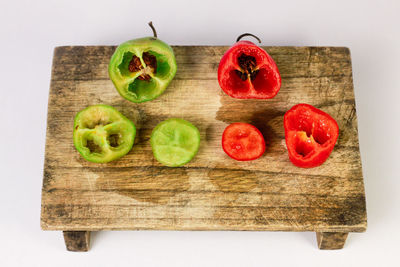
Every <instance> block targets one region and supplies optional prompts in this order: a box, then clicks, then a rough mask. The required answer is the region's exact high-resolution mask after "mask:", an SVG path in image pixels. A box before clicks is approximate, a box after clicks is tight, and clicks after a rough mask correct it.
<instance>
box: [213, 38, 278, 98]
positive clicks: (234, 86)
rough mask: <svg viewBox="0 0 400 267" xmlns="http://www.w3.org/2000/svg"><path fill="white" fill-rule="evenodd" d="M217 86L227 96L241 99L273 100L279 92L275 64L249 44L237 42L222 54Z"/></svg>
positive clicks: (264, 53)
mask: <svg viewBox="0 0 400 267" xmlns="http://www.w3.org/2000/svg"><path fill="white" fill-rule="evenodd" d="M244 35H250V34H244ZM244 35H243V36H244ZM251 36H254V35H251ZM241 37H242V36H239V38H238V40H240V38H241ZM254 37H256V36H254ZM256 38H257V37H256ZM257 39H258V38H257ZM218 82H219V85H220V86H221V88H222V90H223V91H224V92H225V93H226V94H227V95H229V96H231V97H234V98H242V99H246V98H254V99H268V98H273V97H274V96H275V95H276V94H277V93H278V91H279V89H280V88H281V76H280V74H279V70H278V67H277V66H276V64H275V61H274V60H273V59H272V57H271V56H270V55H268V53H267V52H266V51H265V50H264V49H262V48H260V47H259V46H257V45H255V44H254V43H252V42H250V41H238V42H237V43H236V44H234V45H233V46H232V47H231V48H229V49H228V51H226V52H225V54H224V55H223V57H222V59H221V61H220V63H219V67H218Z"/></svg>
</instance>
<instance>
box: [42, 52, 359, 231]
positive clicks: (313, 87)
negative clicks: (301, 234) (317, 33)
mask: <svg viewBox="0 0 400 267" xmlns="http://www.w3.org/2000/svg"><path fill="white" fill-rule="evenodd" d="M227 48H228V47H210V46H208V47H199V46H196V47H194V46H187V47H182V46H175V47H173V49H174V51H175V54H176V59H177V63H178V71H177V74H176V77H175V79H174V80H173V81H172V83H171V84H170V86H169V88H168V89H167V90H166V91H165V93H164V94H163V95H162V96H161V97H159V98H157V99H156V100H154V101H150V102H146V103H141V104H134V103H131V102H129V101H127V100H124V99H123V98H122V97H120V96H119V94H118V93H117V91H116V90H115V89H114V87H113V84H112V83H111V81H110V80H109V78H108V74H107V66H108V62H109V59H110V57H111V55H112V53H113V51H114V49H115V47H111V46H99V47H58V48H56V49H55V53H54V61H53V71H52V80H51V88H50V96H49V106H48V124H47V140H46V154H45V166H44V181H43V191H42V214H41V227H42V228H43V229H45V230H68V231H72V230H74V231H79V230H80V231H95V230H113V229H118V230H122V229H171V230H270V231H315V232H335V231H337V232H362V231H364V230H365V229H366V208H365V195H364V185H363V177H362V171H361V162H360V153H359V144H358V134H357V118H356V112H355V101H354V93H353V81H352V69H351V59H350V53H349V50H348V49H347V48H340V47H337V48H332V47H265V49H266V50H267V51H268V52H269V53H270V54H271V55H272V57H273V58H274V59H275V61H276V63H277V65H278V67H279V70H280V73H281V75H282V88H281V90H280V92H279V93H278V95H277V96H276V97H275V98H273V99H271V100H238V99H233V98H230V97H229V96H227V95H225V94H224V93H223V92H222V91H221V89H220V88H219V85H218V82H217V68H218V63H219V60H220V58H221V56H222V54H223V53H224V52H225V51H226V49H227ZM301 102H305V103H309V104H311V105H314V106H316V107H318V108H320V109H322V110H324V111H326V112H328V113H329V114H331V115H332V116H333V117H334V118H335V119H336V120H337V122H338V124H339V127H340V135H339V139H338V142H337V145H336V146H335V149H334V151H333V152H332V154H331V156H330V158H329V159H328V160H327V161H326V162H325V163H324V164H323V165H322V166H320V167H317V168H313V169H301V168H297V167H295V166H293V165H292V164H291V162H290V161H289V159H288V155H287V151H286V147H285V142H284V129H283V115H284V113H285V111H287V110H288V109H289V108H290V107H292V106H293V105H295V104H297V103H301ZM100 103H103V104H108V105H112V106H114V107H116V108H117V109H118V110H119V111H121V112H122V113H123V114H124V115H125V116H127V117H128V118H130V119H131V120H133V121H134V122H135V124H136V125H137V129H138V133H137V138H136V140H135V146H134V148H133V149H132V151H131V152H130V153H129V154H127V155H126V156H125V157H123V158H121V159H120V160H117V161H115V162H111V163H107V164H94V163H90V162H87V161H85V160H84V159H83V158H82V157H81V156H80V155H79V153H78V152H77V151H76V150H75V148H74V146H73V143H72V130H73V119H74V116H75V114H76V113H77V112H78V111H79V110H81V109H83V108H84V107H86V106H88V105H93V104H100ZM169 117H180V118H183V119H186V120H188V121H191V122H192V123H194V124H195V125H196V126H197V127H198V128H199V130H200V133H201V138H202V140H201V147H200V150H199V153H198V154H197V156H196V157H195V158H194V159H193V160H192V161H191V162H190V163H189V164H187V165H186V166H184V167H180V168H168V167H163V166H161V165H160V164H159V163H158V162H157V161H156V160H154V159H153V155H152V151H151V147H150V142H149V137H150V133H151V131H152V129H153V128H154V127H155V126H156V125H157V124H158V123H159V122H160V121H162V120H164V119H166V118H169ZM239 121H242V122H248V123H252V124H254V125H255V126H257V127H258V128H259V129H260V130H261V132H262V133H263V135H264V136H265V138H266V142H267V150H266V152H265V154H264V155H263V156H262V157H261V158H260V159H258V160H256V161H251V162H237V161H234V160H232V159H230V158H228V156H227V155H226V154H225V153H224V152H223V150H222V148H221V145H220V142H221V134H222V132H223V130H224V128H225V127H226V126H227V125H228V124H229V123H232V122H239Z"/></svg>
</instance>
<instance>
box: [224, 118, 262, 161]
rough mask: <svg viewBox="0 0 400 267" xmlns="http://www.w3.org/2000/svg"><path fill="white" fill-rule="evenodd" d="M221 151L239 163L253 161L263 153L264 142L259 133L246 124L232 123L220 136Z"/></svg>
mask: <svg viewBox="0 0 400 267" xmlns="http://www.w3.org/2000/svg"><path fill="white" fill-rule="evenodd" d="M222 149H223V150H224V151H225V153H226V154H227V155H228V156H229V157H231V158H233V159H235V160H239V161H248V160H254V159H257V158H259V157H261V156H262V154H264V151H265V141H264V137H263V135H262V134H261V132H260V131H259V130H258V129H257V128H256V127H255V126H253V125H251V124H248V123H241V122H237V123H232V124H230V125H229V126H228V127H226V128H225V130H224V133H223V134H222Z"/></svg>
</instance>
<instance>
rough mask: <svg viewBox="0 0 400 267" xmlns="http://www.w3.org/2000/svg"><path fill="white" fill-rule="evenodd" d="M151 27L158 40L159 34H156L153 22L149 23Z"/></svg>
mask: <svg viewBox="0 0 400 267" xmlns="http://www.w3.org/2000/svg"><path fill="white" fill-rule="evenodd" d="M149 26H150V28H151V29H152V30H153V35H154V38H157V32H156V29H155V28H154V26H153V22H152V21H150V22H149Z"/></svg>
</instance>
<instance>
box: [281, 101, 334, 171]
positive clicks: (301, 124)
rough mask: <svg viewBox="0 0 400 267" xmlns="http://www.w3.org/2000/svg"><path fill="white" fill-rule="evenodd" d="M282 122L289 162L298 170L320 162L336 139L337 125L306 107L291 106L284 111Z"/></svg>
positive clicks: (302, 105)
mask: <svg viewBox="0 0 400 267" xmlns="http://www.w3.org/2000/svg"><path fill="white" fill-rule="evenodd" d="M283 123H284V127H285V140H286V146H287V149H288V153H289V159H290V160H291V161H292V163H293V164H294V165H296V166H298V167H302V168H312V167H316V166H319V165H321V164H322V163H324V162H325V160H326V159H327V158H328V157H329V155H330V154H331V152H332V150H333V147H334V146H335V144H336V140H337V138H338V136H339V127H338V124H337V122H336V121H335V120H334V119H333V118H332V117H331V116H330V115H329V114H327V113H325V112H323V111H322V110H319V109H317V108H315V107H313V106H311V105H308V104H298V105H295V106H293V107H292V108H291V109H290V110H289V111H287V112H286V114H285V116H284V119H283Z"/></svg>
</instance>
